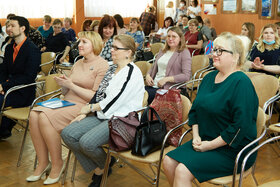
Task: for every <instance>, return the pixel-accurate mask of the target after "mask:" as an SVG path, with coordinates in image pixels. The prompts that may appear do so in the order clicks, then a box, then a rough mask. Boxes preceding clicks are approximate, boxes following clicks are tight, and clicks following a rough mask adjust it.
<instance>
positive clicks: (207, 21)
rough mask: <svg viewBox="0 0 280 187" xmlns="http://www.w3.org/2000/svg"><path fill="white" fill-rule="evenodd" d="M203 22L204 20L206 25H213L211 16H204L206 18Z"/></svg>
mask: <svg viewBox="0 0 280 187" xmlns="http://www.w3.org/2000/svg"><path fill="white" fill-rule="evenodd" d="M203 22H204V24H206V25H211V21H210V19H209V18H204V19H203Z"/></svg>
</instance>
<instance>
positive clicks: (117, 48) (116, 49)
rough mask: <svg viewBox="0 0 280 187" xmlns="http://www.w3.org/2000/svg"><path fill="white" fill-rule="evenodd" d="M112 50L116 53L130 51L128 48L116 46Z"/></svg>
mask: <svg viewBox="0 0 280 187" xmlns="http://www.w3.org/2000/svg"><path fill="white" fill-rule="evenodd" d="M112 49H114V50H115V51H118V50H129V49H128V48H124V47H117V46H115V45H112Z"/></svg>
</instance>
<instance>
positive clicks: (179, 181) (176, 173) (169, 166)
mask: <svg viewBox="0 0 280 187" xmlns="http://www.w3.org/2000/svg"><path fill="white" fill-rule="evenodd" d="M163 169H164V173H165V175H166V177H167V180H168V182H169V184H170V186H173V187H181V186H182V187H183V186H184V187H191V186H192V181H193V180H194V176H193V175H192V173H191V172H190V171H189V169H188V168H187V167H186V166H185V165H184V164H182V163H179V162H177V161H176V160H174V159H172V158H170V157H169V156H165V157H164V159H163Z"/></svg>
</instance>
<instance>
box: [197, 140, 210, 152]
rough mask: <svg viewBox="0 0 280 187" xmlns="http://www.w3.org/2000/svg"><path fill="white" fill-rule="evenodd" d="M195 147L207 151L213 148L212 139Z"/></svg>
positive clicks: (200, 150)
mask: <svg viewBox="0 0 280 187" xmlns="http://www.w3.org/2000/svg"><path fill="white" fill-rule="evenodd" d="M193 149H194V150H195V151H197V152H205V151H209V150H211V149H212V148H211V143H210V141H202V142H201V144H200V145H193Z"/></svg>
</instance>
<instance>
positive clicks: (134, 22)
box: [125, 18, 145, 50]
mask: <svg viewBox="0 0 280 187" xmlns="http://www.w3.org/2000/svg"><path fill="white" fill-rule="evenodd" d="M125 34H128V35H130V36H132V37H133V38H134V41H135V44H136V47H137V50H141V49H142V48H143V44H144V40H145V35H144V32H143V31H142V28H141V26H140V22H139V20H138V19H137V18H131V19H130V24H129V30H128V31H127V32H126V33H125Z"/></svg>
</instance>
